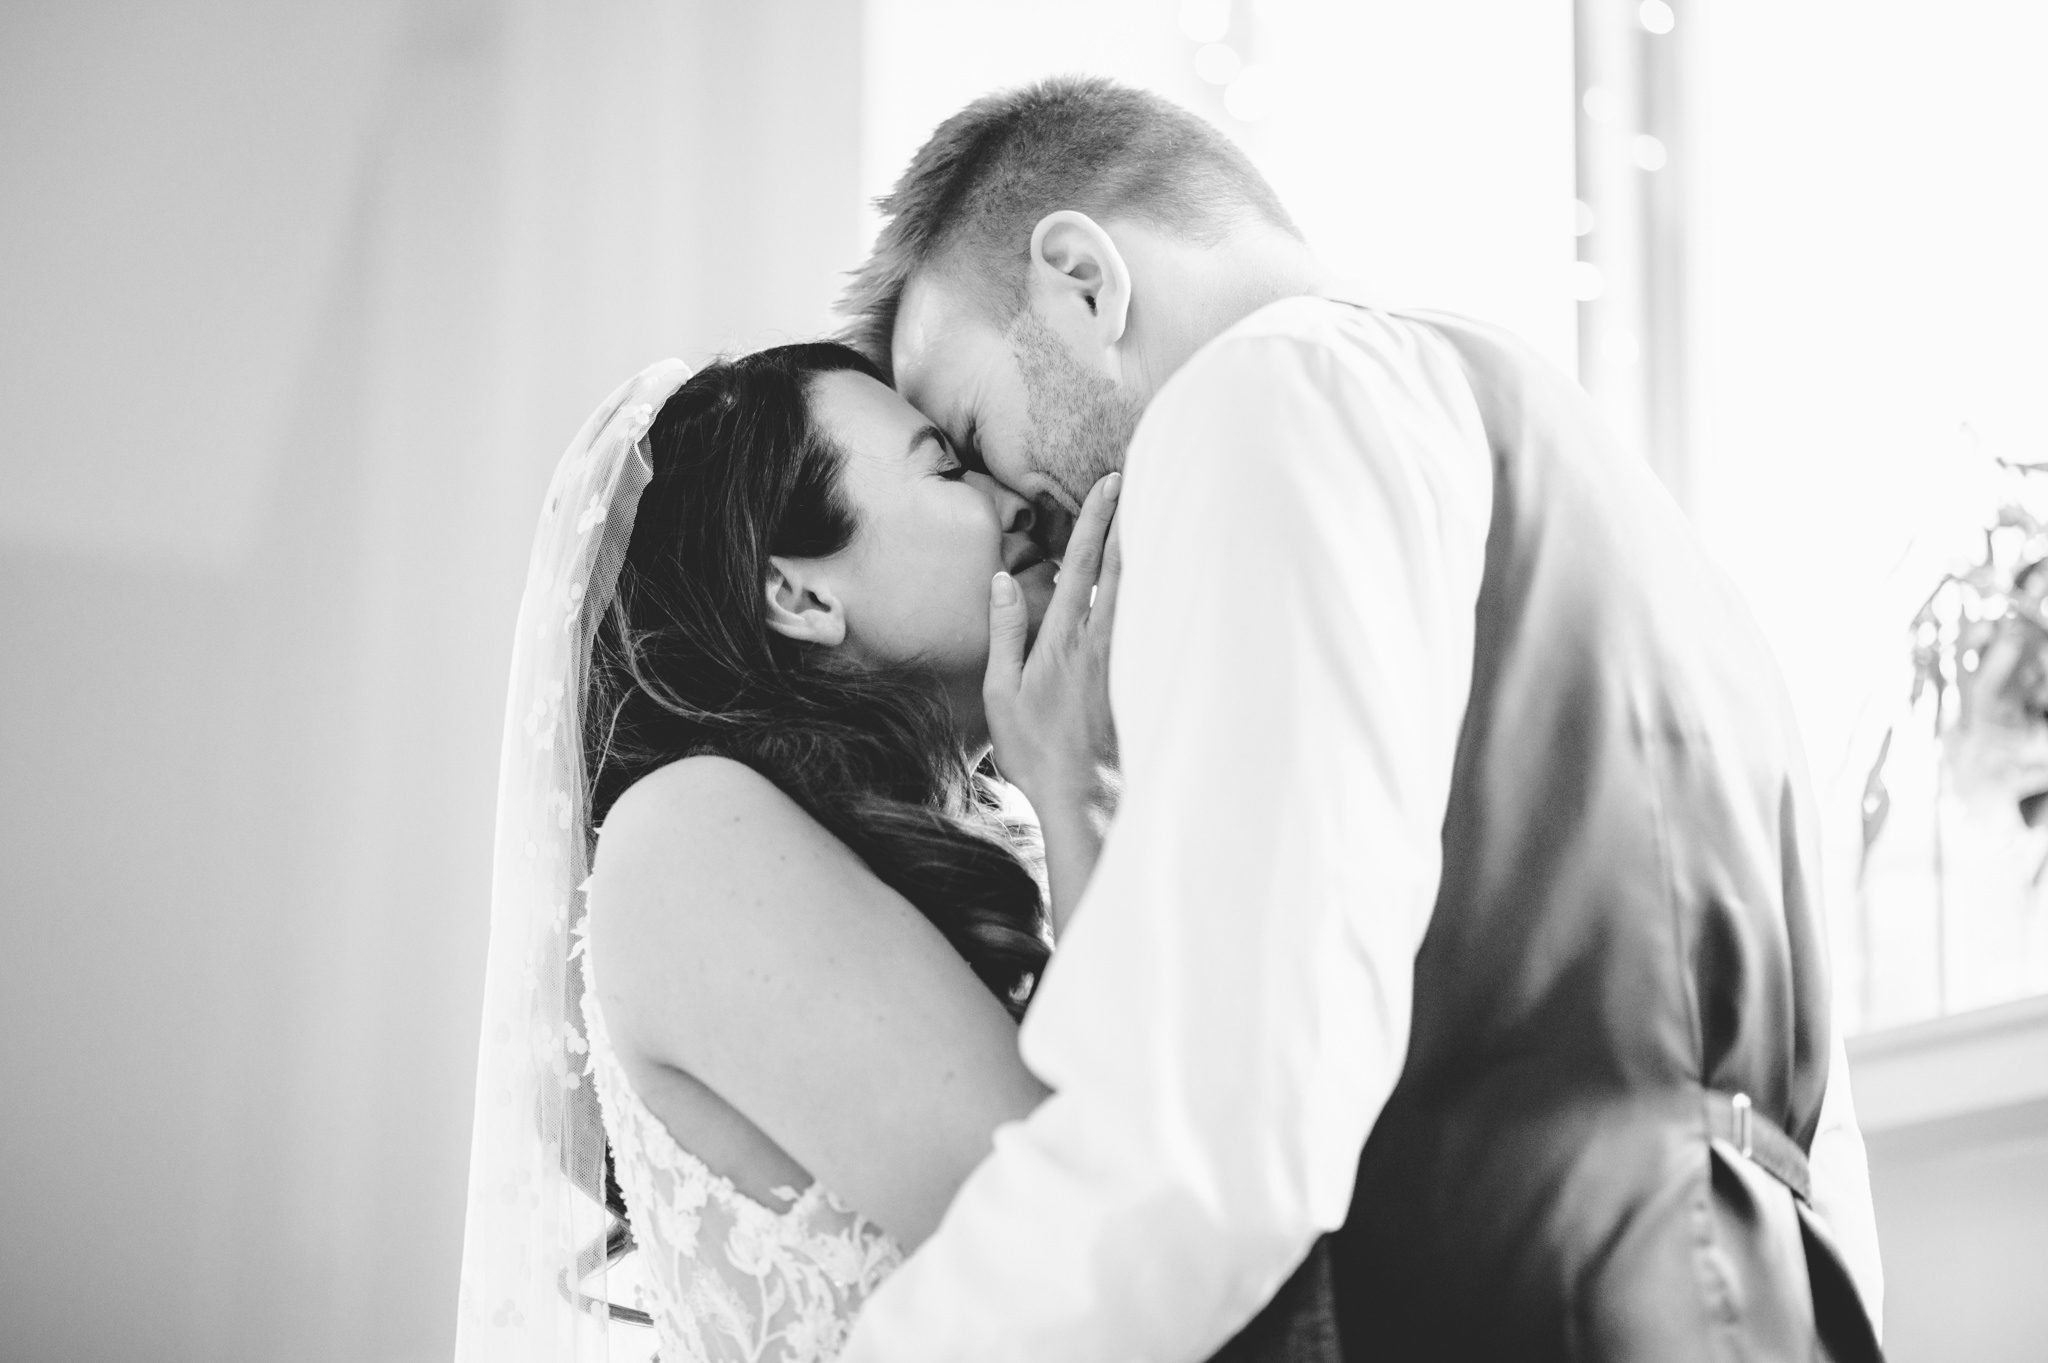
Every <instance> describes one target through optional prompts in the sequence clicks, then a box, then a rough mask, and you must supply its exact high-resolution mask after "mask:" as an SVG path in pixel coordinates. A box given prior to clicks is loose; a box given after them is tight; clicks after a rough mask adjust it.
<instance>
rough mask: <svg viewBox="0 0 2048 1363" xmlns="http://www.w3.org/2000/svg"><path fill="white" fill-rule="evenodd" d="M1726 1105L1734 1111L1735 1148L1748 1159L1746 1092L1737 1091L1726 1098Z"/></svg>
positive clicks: (1747, 1098)
mask: <svg viewBox="0 0 2048 1363" xmlns="http://www.w3.org/2000/svg"><path fill="white" fill-rule="evenodd" d="M1728 1106H1729V1107H1730V1108H1732V1109H1733V1110H1734V1112H1735V1148H1736V1149H1738V1150H1740V1151H1741V1152H1742V1157H1743V1158H1744V1159H1748V1158H1749V1157H1750V1155H1749V1152H1750V1150H1751V1148H1752V1146H1751V1126H1750V1101H1749V1095H1748V1094H1746V1093H1738V1094H1736V1095H1735V1096H1734V1097H1733V1098H1731V1099H1729V1100H1728Z"/></svg>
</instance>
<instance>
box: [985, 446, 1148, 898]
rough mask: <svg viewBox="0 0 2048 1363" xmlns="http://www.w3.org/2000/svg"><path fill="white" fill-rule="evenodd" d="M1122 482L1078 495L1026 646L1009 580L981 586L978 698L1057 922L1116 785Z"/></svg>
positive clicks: (1089, 865)
mask: <svg viewBox="0 0 2048 1363" xmlns="http://www.w3.org/2000/svg"><path fill="white" fill-rule="evenodd" d="M1122 481H1123V476H1122V475H1121V474H1116V473H1112V474H1110V475H1109V476H1108V477H1106V478H1104V479H1102V480H1101V481H1100V482H1098V483H1096V485H1095V486H1094V488H1092V489H1091V490H1090V491H1089V493H1088V500H1087V501H1086V502H1085V503H1083V504H1082V507H1081V515H1080V517H1079V518H1078V519H1077V520H1076V521H1075V522H1074V532H1073V534H1072V536H1070V537H1069V539H1068V541H1067V552H1066V555H1065V557H1064V558H1062V559H1061V561H1060V576H1059V582H1058V583H1057V584H1056V585H1055V586H1054V587H1053V592H1052V603H1051V604H1050V605H1049V606H1048V607H1047V608H1046V612H1045V619H1044V620H1043V621H1041V622H1040V624H1039V626H1038V638H1037V640H1036V641H1035V642H1034V643H1032V644H1031V646H1030V651H1029V656H1026V649H1025V640H1026V638H1027V637H1028V635H1029V633H1030V620H1029V618H1028V616H1027V613H1026V610H1025V606H1024V599H1023V593H1022V592H1021V591H1019V590H1018V588H1017V584H1016V582H1015V580H1014V579H1012V578H1011V577H1010V575H1009V574H1008V573H998V574H997V575H996V578H995V581H994V582H993V584H992V585H991V587H990V592H989V596H990V601H989V640H988V672H987V675H986V676H985V677H984V678H983V681H982V689H981V696H982V705H983V708H984V709H985V710H986V712H987V715H988V732H989V737H990V739H991V740H993V742H994V744H995V762H996V769H997V770H998V771H1000V772H1001V773H1002V774H1003V779H1004V780H1006V781H1008V782H1010V783H1011V784H1012V785H1014V786H1016V787H1017V788H1018V789H1019V790H1021V791H1023V792H1024V798H1025V799H1027V800H1029V801H1031V807H1032V808H1033V809H1034V810H1036V811H1037V813H1038V818H1039V822H1040V824H1041V826H1042V827H1043V829H1044V833H1045V845H1046V861H1047V866H1048V871H1049V873H1050V876H1051V880H1052V900H1053V917H1054V923H1055V928H1056V929H1057V928H1058V927H1060V926H1063V925H1064V923H1065V920H1066V917H1067V915H1068V914H1069V913H1071V912H1072V910H1073V906H1074V902H1075V901H1076V900H1077V899H1078V898H1079V897H1080V889H1081V887H1082V886H1084V885H1085V884H1086V883H1087V879H1088V876H1089V874H1090V873H1091V872H1092V871H1093V870H1094V867H1095V854H1096V852H1097V851H1098V850H1099V849H1100V847H1101V843H1102V833H1103V829H1104V827H1105V826H1106V825H1107V823H1108V820H1109V816H1110V815H1111V814H1113V813H1115V811H1116V801H1117V796H1118V793H1119V790H1120V778H1119V776H1118V773H1117V758H1116V724H1115V721H1114V720H1113V719H1112V718H1111V716H1110V713H1109V642H1110V630H1111V627H1112V626H1113V625H1114V624H1115V622H1116V588H1117V578H1118V576H1119V573H1120V571H1121V568H1122V557H1121V554H1120V553H1119V550H1118V544H1117V535H1116V528H1115V521H1114V517H1115V514H1116V498H1117V492H1118V489H1119V485H1120V484H1121V483H1122ZM1091 598H1092V600H1091Z"/></svg>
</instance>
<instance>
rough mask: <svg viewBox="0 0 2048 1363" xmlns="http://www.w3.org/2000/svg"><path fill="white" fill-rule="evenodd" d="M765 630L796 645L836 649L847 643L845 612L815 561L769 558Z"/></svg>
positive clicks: (779, 557) (777, 555) (778, 557)
mask: <svg viewBox="0 0 2048 1363" xmlns="http://www.w3.org/2000/svg"><path fill="white" fill-rule="evenodd" d="M767 589H768V628H770V629H772V630H774V631H775V632H776V633H777V634H780V635H783V636H785V637H787V638H790V639H795V640H796V641H797V642H799V643H805V644H819V645H821V646H823V647H825V648H837V647H839V646H840V645H841V644H843V643H845V642H846V611H845V610H844V609H843V608H842V607H841V606H840V604H839V597H838V595H837V594H836V593H835V592H833V590H832V589H831V587H829V586H828V585H826V583H825V582H824V581H823V578H822V575H821V574H820V573H819V571H818V563H817V560H815V559H799V558H783V557H782V556H781V555H779V554H771V555H770V556H769V558H768V583H767Z"/></svg>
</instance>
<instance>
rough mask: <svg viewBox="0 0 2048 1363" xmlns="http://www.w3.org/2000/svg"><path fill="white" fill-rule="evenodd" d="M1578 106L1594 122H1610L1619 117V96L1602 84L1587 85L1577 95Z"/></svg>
mask: <svg viewBox="0 0 2048 1363" xmlns="http://www.w3.org/2000/svg"><path fill="white" fill-rule="evenodd" d="M1579 106H1580V107H1581V108H1583V109H1584V110H1585V111H1586V117H1588V118H1590V119H1592V120H1593V121H1594V122H1595V123H1612V122H1613V121H1614V120H1615V119H1617V118H1619V117H1621V96H1619V95H1617V94H1615V93H1614V91H1612V90H1610V89H1608V88H1607V87H1606V86H1604V85H1589V86H1587V87H1586V93H1585V94H1583V95H1580V96H1579Z"/></svg>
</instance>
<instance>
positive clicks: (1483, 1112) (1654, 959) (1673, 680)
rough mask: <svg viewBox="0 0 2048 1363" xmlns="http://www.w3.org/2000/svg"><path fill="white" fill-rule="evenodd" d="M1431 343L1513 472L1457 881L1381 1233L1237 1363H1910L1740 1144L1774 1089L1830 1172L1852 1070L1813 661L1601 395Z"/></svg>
mask: <svg viewBox="0 0 2048 1363" xmlns="http://www.w3.org/2000/svg"><path fill="white" fill-rule="evenodd" d="M1422 324H1424V325H1427V326H1428V327H1430V328H1432V329H1433V330H1434V331H1436V332H1437V333H1438V334H1439V335H1441V336H1442V337H1443V338H1444V339H1445V340H1446V341H1448V342H1449V343H1450V344H1451V346H1452V347H1453V348H1454V349H1455V350H1456V352H1457V353H1458V355H1459V356H1460V358H1461V359H1462V360H1463V362H1464V366H1465V369H1466V372H1467V376H1468V378H1469V379H1470V381H1471V386H1472V390H1473V393H1474V395H1475V396H1476V398H1477V400H1478V405H1479V410H1480V412H1481V415H1482V416H1483V418H1484V421H1485V425H1486V429H1487V434H1488V438H1489V442H1490V444H1491V446H1492V450H1493V461H1494V493H1493V515H1492V521H1491V526H1490V530H1489V534H1488V537H1487V544H1486V566H1485V574H1484V578H1483V585H1482V587H1481V590H1480V593H1479V601H1478V615H1477V622H1476V624H1477V634H1476V637H1477V645H1476V651H1475V658H1474V666H1473V678H1472V690H1471V695H1470V699H1469V702H1468V705H1467V709H1466V714H1465V720H1464V727H1463V730H1462V732H1461V734H1460V737H1459V742H1458V750H1457V757H1456V767H1455V769H1454V773H1453V778H1452V783H1451V793H1450V805H1449V809H1448V812H1447V814H1446V816H1445V820H1444V830H1443V880H1442V885H1441V889H1440V891H1439V893H1438V896H1437V900H1436V905H1435V909H1434V913H1433V917H1432V919H1431V922H1430V927H1429V930H1428V933H1427V935H1426V937H1425V938H1424V940H1423V943H1422V947H1421V950H1420V952H1419V954H1418V955H1417V957H1416V961H1415V996H1414V998H1415V1002H1414V1017H1413V1027H1412V1032H1411V1035H1410V1039H1409V1045H1408V1053H1407V1059H1406V1063H1405V1066H1404V1068H1403V1071H1402V1074H1401V1077H1400V1080H1399V1082H1398V1084H1397V1085H1396V1087H1395V1089H1394V1091H1393V1094H1392V1096H1391V1097H1390V1098H1389V1100H1388V1102H1387V1104H1386V1107H1385V1109H1384V1110H1383V1111H1382V1113H1381V1114H1380V1117H1379V1120H1378V1122H1377V1123H1376V1124H1375V1126H1374V1127H1373V1130H1372V1134H1371V1136H1370V1138H1369V1139H1368V1140H1367V1142H1366V1145H1365V1148H1364V1150H1363V1152H1362V1154H1361V1157H1360V1160H1359V1165H1358V1181H1357V1191H1356V1193H1355V1195H1354V1199H1353V1202H1352V1207H1351V1213H1350V1217H1349V1220H1348V1221H1347V1223H1346V1224H1345V1226H1344V1227H1343V1228H1342V1229H1341V1230H1339V1231H1337V1232H1335V1233H1333V1234H1332V1235H1330V1236H1327V1237H1325V1238H1324V1239H1323V1240H1322V1241H1321V1242H1320V1243H1319V1244H1318V1245H1317V1246H1316V1248H1315V1250H1314V1251H1313V1252H1312V1253H1311V1255H1310V1257H1309V1259H1308V1261H1307V1262H1306V1263H1305V1264H1304V1265H1303V1266H1302V1269H1301V1271H1300V1272H1299V1273H1298V1274H1297V1275H1296V1276H1295V1277H1294V1279H1293V1280H1292V1281H1290V1282H1289V1283H1288V1285H1287V1286H1286V1287H1285V1288H1284V1289H1283V1290H1282V1292H1281V1294H1280V1295H1279V1296H1278V1297H1277V1298H1275V1300H1274V1302H1273V1304H1272V1305H1271V1306H1270V1307H1268V1309H1267V1310H1266V1312H1265V1313H1264V1314H1263V1315H1262V1316H1260V1317H1259V1318H1258V1319H1257V1320H1255V1321H1254V1322H1253V1323H1252V1325H1251V1326H1250V1327H1248V1328H1247V1330H1246V1331H1245V1332H1244V1334H1243V1335H1241V1336H1240V1337H1239V1338H1238V1339H1237V1340H1236V1341H1234V1342H1233V1344H1232V1345H1231V1346H1230V1347H1229V1348H1228V1349H1226V1350H1225V1351H1224V1354H1223V1355H1220V1356H1219V1357H1222V1358H1228V1359H1232V1360H1237V1359H1289V1360H1297V1361H1298V1360H1322V1359H1340V1358H1341V1359H1347V1360H1364V1359H1375V1360H1378V1359H1435V1358H1446V1359H1466V1358H1470V1359H1502V1360H1517V1361H1518V1363H1522V1361H1529V1363H1533V1361H1535V1360H1550V1359H1557V1360H1564V1359H1574V1360H1577V1359H1588V1360H1591V1359H1598V1360H1610V1359H1612V1360H1620V1359H1628V1360H1637V1359H1640V1360H1657V1361H1658V1363H1687V1361H1689V1360H1695V1359H1701V1360H1704V1359H1747V1358H1758V1359H1775V1358H1787V1359H1791V1358H1797V1359H1807V1358H1813V1357H1842V1358H1854V1357H1866V1356H1874V1354H1875V1346H1874V1344H1872V1343H1871V1342H1870V1340H1869V1330H1868V1325H1867V1323H1866V1322H1865V1320H1864V1318H1863V1317H1862V1315H1861V1308H1860V1306H1858V1304H1857V1303H1856V1301H1855V1299H1854V1296H1853V1289H1852V1288H1850V1287H1849V1285H1848V1279H1847V1278H1846V1276H1845V1275H1844V1274H1843V1271H1842V1267H1841V1264H1840V1262H1839V1260H1838V1259H1836V1258H1835V1257H1834V1255H1833V1254H1832V1252H1831V1251H1830V1250H1829V1249H1828V1247H1827V1245H1826V1244H1825V1240H1824V1231H1818V1230H1816V1229H1815V1228H1814V1226H1813V1223H1812V1219H1811V1218H1812V1214H1811V1211H1810V1209H1808V1208H1806V1207H1805V1206H1804V1205H1803V1203H1800V1202H1799V1201H1798V1200H1797V1199H1795V1198H1794V1197H1793V1195H1792V1194H1791V1193H1790V1192H1788V1191H1787V1188H1786V1187H1785V1185H1784V1184H1783V1183H1781V1182H1780V1181H1779V1180H1777V1179H1775V1178H1773V1177H1772V1176H1770V1175H1769V1174H1767V1173H1765V1172H1764V1171H1763V1169H1762V1168H1761V1167H1759V1166H1758V1165H1757V1164H1756V1163H1754V1162H1753V1161H1752V1160H1748V1159H1745V1158H1743V1157H1742V1155H1741V1154H1740V1153H1738V1152H1737V1151H1736V1149H1735V1148H1734V1147H1733V1145H1732V1143H1731V1142H1730V1141H1729V1140H1726V1139H1724V1140H1722V1141H1720V1142H1716V1141H1715V1139H1714V1137H1715V1133H1716V1131H1717V1129H1718V1130H1720V1131H1721V1133H1722V1134H1723V1136H1724V1137H1725V1136H1727V1135H1728V1134H1730V1133H1729V1132H1728V1130H1727V1123H1726V1116H1727V1113H1728V1112H1729V1110H1730V1100H1731V1099H1732V1097H1733V1095H1735V1094H1738V1093H1739V1094H1742V1095H1745V1096H1746V1097H1747V1098H1748V1100H1749V1101H1750V1103H1751V1104H1752V1105H1753V1111H1754V1112H1755V1113H1756V1114H1758V1117H1759V1119H1760V1120H1762V1121H1764V1122H1766V1123H1767V1124H1768V1125H1770V1126H1772V1127H1774V1128H1775V1129H1776V1132H1778V1133H1782V1136H1784V1137H1789V1138H1790V1140H1789V1142H1787V1143H1785V1147H1784V1148H1786V1149H1788V1150H1789V1149H1791V1147H1792V1146H1793V1145H1796V1146H1797V1148H1798V1150H1800V1151H1803V1150H1804V1149H1806V1148H1807V1147H1808V1146H1810V1144H1811V1142H1812V1139H1813V1134H1814V1130H1815V1127H1816V1124H1817V1122H1818V1118H1819V1113H1820V1105H1821V1096H1822V1091H1823V1089H1824V1087H1825V1084H1826V1080H1827V1071H1828V1049H1829V1022H1828V971H1827V964H1826V960H1825V957H1824V942H1823V938H1822V933H1821V928H1820V923H1819V899H1818V893H1817V876H1818V865H1817V862H1816V845H1815V836H1814V834H1815V827H1814V817H1813V811H1812V808H1811V804H1810V798H1809V794H1808V789H1807V783H1806V778H1805V775H1804V771H1803V766H1802V759H1801V757H1800V749H1799V742H1798V737H1797V733H1796V730H1795V727H1794V723H1793V720H1792V717H1791V712H1790V709H1789V707H1788V704H1787V701H1786V699H1785V696H1784V692H1783V688H1782V685H1781V682H1780V680H1779V674H1778V669H1777V666H1776V664H1775V663H1774V661H1773V660H1772V657H1771V653H1770V651H1769V649H1768V648H1767V647H1766V645H1765V643H1764V641H1763V639H1762V638H1761V636H1760V635H1759V634H1758V632H1757V629H1756V627H1755V625H1754V624H1753V623H1752V621H1751V617H1750V615H1749V612H1748V611H1747V609H1746V608H1745V607H1744V605H1743V604H1742V602H1741V601H1740V600H1739V599H1738V598H1737V596H1736V593H1735V590H1734V588H1733V586H1732V585H1731V584H1730V583H1729V582H1728V581H1727V580H1726V579H1725V578H1724V577H1723V575H1722V574H1721V573H1720V572H1718V571H1717V570H1716V569H1715V568H1714V567H1713V566H1712V565H1711V564H1710V563H1709V561H1708V559H1707V557H1706V554H1705V552H1704V551H1703V549H1702V547H1701V545H1700V543H1699V540H1698V537H1697V536H1696V535H1695V533H1694V532H1693V530H1692V528H1691V526H1690V525H1689V524H1688V523H1687V522H1686V520H1685V518H1684V517H1683V516H1682V515H1681V514H1680V512H1679V511H1678V509H1677V507H1676V506H1675V505H1674V504H1673V503H1672V501H1671V500H1670V498H1669V497H1668V496H1667V495H1666V494H1665V492H1664V490H1663V488H1662V487H1661V486H1660V485H1659V484H1658V483H1657V481H1656V479H1655V477H1654V475H1653V474H1652V473H1651V472H1650V471H1649V469H1648V468H1647V467H1646V466H1645V464H1644V463H1643V461H1642V460H1641V459H1640V458H1638V457H1636V456H1635V455H1634V454H1633V453H1631V452H1628V451H1624V450H1620V449H1617V448H1616V447H1615V445H1614V443H1613V441H1612V440H1611V438H1609V437H1608V436H1607V435H1606V434H1605V433H1604V431H1603V428H1602V426H1601V423H1600V422H1599V421H1598V420H1597V418H1596V417H1595V416H1594V414H1593V412H1592V409H1591V407H1590V404H1589V402H1588V400H1587V399H1586V397H1585V395H1584V394H1583V393H1582V392H1581V391H1580V390H1579V389H1578V388H1577V387H1576V385H1574V384H1572V383H1570V382H1569V381H1568V380H1566V379H1564V378H1563V377H1561V376H1559V375H1557V374H1556V373H1554V372H1553V371H1551V370H1550V369H1548V368H1547V367H1546V366H1544V365H1542V364H1540V363H1539V362H1536V361H1535V360H1533V359H1532V358H1531V357H1530V356H1529V354H1528V352H1527V351H1526V349H1524V348H1523V347H1521V346H1519V345H1518V344H1516V343H1515V342H1513V341H1511V340H1509V339H1508V338H1506V337H1505V336H1503V335H1501V334H1499V333H1496V332H1493V331H1491V330H1488V329H1486V328H1482V327H1478V326H1476V325H1474V324H1471V323H1468V322H1464V321H1462V320H1459V319H1455V318H1448V317H1439V316H1432V317H1429V318H1427V319H1422ZM1738 1101H1739V1100H1738ZM1717 1114H1718V1120H1719V1125H1718V1127H1717ZM1797 1158H1798V1156H1797V1153H1796V1152H1795V1153H1794V1154H1793V1159H1794V1160H1795V1161H1796V1160H1797ZM1817 1322H1818V1324H1817ZM1817 1331H1818V1334H1819V1335H1820V1336H1822V1337H1824V1339H1825V1343H1821V1342H1818V1341H1817V1338H1816V1332H1817Z"/></svg>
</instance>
